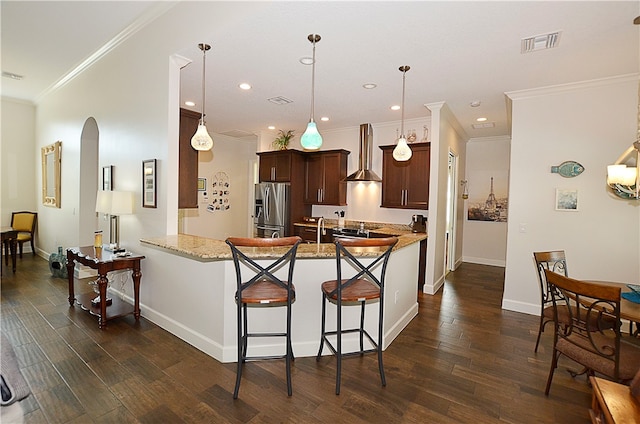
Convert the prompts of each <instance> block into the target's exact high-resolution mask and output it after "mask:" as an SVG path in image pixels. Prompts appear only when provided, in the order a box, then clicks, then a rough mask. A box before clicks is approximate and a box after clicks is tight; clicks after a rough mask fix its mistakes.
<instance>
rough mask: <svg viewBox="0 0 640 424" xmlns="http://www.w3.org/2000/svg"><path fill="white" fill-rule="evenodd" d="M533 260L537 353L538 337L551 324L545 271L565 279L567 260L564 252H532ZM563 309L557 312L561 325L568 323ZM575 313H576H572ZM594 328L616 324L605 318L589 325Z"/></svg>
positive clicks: (548, 289)
mask: <svg viewBox="0 0 640 424" xmlns="http://www.w3.org/2000/svg"><path fill="white" fill-rule="evenodd" d="M533 258H534V260H535V262H536V269H537V272H538V283H539V286H540V325H539V327H538V338H537V339H536V347H535V349H534V351H535V352H537V351H538V345H539V344H540V336H541V335H542V333H543V332H544V328H545V327H546V325H547V324H548V323H550V322H553V302H552V300H551V292H550V288H549V284H548V283H547V279H546V277H545V270H549V271H553V272H555V273H557V274H562V275H564V276H565V277H568V276H569V271H568V269H567V259H566V256H565V253H564V250H552V251H549V252H533ZM564 311H565V310H564V309H563V310H561V311H559V312H560V315H559V317H558V319H559V320H560V322H561V323H568V322H569V316H568V315H567V314H565V313H564ZM573 312H574V313H576V312H577V311H573ZM591 325H592V326H593V327H594V328H598V325H601V326H605V327H606V328H611V327H613V326H614V325H616V322H614V321H612V320H611V319H609V318H606V319H605V320H604V321H603V322H601V323H596V322H594V323H591Z"/></svg>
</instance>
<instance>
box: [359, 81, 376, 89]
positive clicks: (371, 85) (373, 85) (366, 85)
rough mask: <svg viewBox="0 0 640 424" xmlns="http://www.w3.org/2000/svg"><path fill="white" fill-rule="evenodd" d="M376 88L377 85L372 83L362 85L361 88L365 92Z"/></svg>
mask: <svg viewBox="0 0 640 424" xmlns="http://www.w3.org/2000/svg"><path fill="white" fill-rule="evenodd" d="M377 86H378V85H377V84H374V83H372V82H369V83H367V84H362V87H363V88H366V89H367V90H371V89H373V88H376V87H377Z"/></svg>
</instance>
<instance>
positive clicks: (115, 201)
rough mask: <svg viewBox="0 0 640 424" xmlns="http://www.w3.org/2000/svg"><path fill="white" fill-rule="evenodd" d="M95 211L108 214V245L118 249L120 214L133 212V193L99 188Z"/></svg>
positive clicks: (112, 248) (114, 249)
mask: <svg viewBox="0 0 640 424" xmlns="http://www.w3.org/2000/svg"><path fill="white" fill-rule="evenodd" d="M96 212H100V213H104V214H107V215H109V221H110V223H109V224H110V225H109V247H110V249H111V250H113V251H119V250H120V225H119V224H120V223H119V219H120V215H129V214H132V213H133V193H132V192H130V191H106V190H99V191H98V195H97V197H96Z"/></svg>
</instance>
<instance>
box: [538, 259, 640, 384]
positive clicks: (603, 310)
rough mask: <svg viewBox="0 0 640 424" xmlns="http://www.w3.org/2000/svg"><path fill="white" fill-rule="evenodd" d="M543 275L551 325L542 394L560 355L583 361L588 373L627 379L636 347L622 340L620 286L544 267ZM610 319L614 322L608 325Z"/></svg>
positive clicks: (639, 356)
mask: <svg viewBox="0 0 640 424" xmlns="http://www.w3.org/2000/svg"><path fill="white" fill-rule="evenodd" d="M545 276H546V279H547V282H548V283H549V286H550V289H551V291H550V292H551V300H552V303H553V310H554V314H553V315H554V327H555V331H554V336H553V359H552V362H551V369H550V370H549V378H548V379H547V387H546V389H545V392H544V393H545V395H548V394H549V389H550V388H551V381H552V379H553V373H554V371H555V369H556V368H557V366H558V359H559V358H560V355H564V356H566V357H567V358H570V359H572V360H573V361H575V362H577V363H579V364H581V365H583V366H584V367H585V368H586V369H587V372H588V374H589V375H594V373H596V372H597V373H600V374H603V375H605V376H607V377H609V378H611V379H613V380H615V381H618V382H628V381H630V380H631V379H632V378H633V377H634V375H635V374H636V372H637V371H638V364H640V347H638V346H636V345H634V344H631V343H629V342H627V341H623V340H622V336H621V332H620V287H614V286H607V285H602V284H596V283H587V282H584V281H579V280H575V279H572V278H569V277H565V276H564V275H560V274H556V273H554V272H552V271H549V270H545ZM563 314H566V315H567V316H568V317H569V321H568V322H567V323H565V322H561V321H560V318H559V317H560V316H562V315H563ZM612 320H614V321H615V322H616V323H618V325H614V326H613V327H612V328H608V326H607V323H608V322H611V321H612ZM594 323H602V325H600V326H594ZM596 327H598V328H596Z"/></svg>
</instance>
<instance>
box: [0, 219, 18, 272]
mask: <svg viewBox="0 0 640 424" xmlns="http://www.w3.org/2000/svg"><path fill="white" fill-rule="evenodd" d="M1 232H2V246H4V262H5V265H7V266H9V256H11V264H12V265H13V272H14V273H15V272H16V244H17V240H18V230H14V229H13V228H11V227H1ZM2 246H0V248H2ZM1 266H2V264H1V263H0V267H1ZM0 269H1V268H0Z"/></svg>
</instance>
